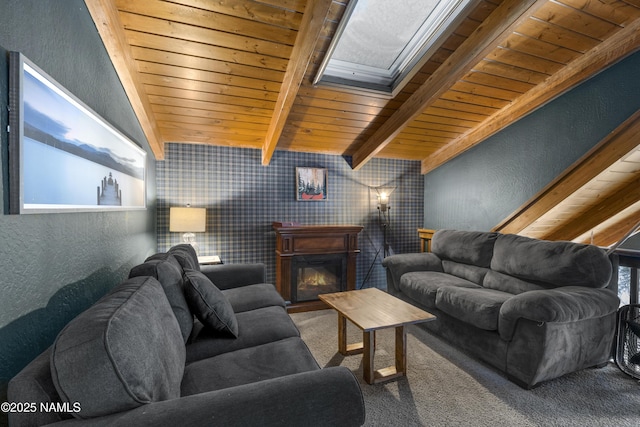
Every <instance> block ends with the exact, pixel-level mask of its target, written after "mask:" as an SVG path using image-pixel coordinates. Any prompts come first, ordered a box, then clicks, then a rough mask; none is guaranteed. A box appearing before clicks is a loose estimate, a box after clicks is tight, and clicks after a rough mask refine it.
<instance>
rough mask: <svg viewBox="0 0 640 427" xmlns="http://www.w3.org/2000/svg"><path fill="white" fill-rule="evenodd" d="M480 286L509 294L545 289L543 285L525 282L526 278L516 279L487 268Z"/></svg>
mask: <svg viewBox="0 0 640 427" xmlns="http://www.w3.org/2000/svg"><path fill="white" fill-rule="evenodd" d="M482 286H483V287H485V288H487V289H495V290H497V291H503V292H509V293H510V294H521V293H522V292H527V291H538V290H541V289H547V288H546V287H545V286H542V285H540V284H537V283H532V282H527V281H526V280H522V279H518V278H517V277H513V276H509V275H507V274H503V273H499V272H497V271H493V270H489V272H488V273H487V275H486V276H485V277H484V281H483V282H482Z"/></svg>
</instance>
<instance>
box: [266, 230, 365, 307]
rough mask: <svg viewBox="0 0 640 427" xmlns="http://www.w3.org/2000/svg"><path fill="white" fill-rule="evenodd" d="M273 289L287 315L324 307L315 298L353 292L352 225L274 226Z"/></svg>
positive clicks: (355, 234) (355, 237)
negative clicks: (283, 302) (274, 288)
mask: <svg viewBox="0 0 640 427" xmlns="http://www.w3.org/2000/svg"><path fill="white" fill-rule="evenodd" d="M273 228H274V229H275V231H276V288H277V289H278V292H280V294H281V295H282V297H283V298H284V299H285V301H287V309H288V310H289V311H290V312H296V311H308V310H318V309H324V308H327V306H326V305H325V304H324V302H322V301H320V300H319V298H318V295H320V294H325V293H333V292H341V291H345V290H352V289H355V283H356V257H357V255H358V253H359V252H360V250H359V249H358V233H359V232H360V231H361V230H362V227H361V226H356V225H312V226H301V225H299V224H291V223H290V224H284V223H274V224H273Z"/></svg>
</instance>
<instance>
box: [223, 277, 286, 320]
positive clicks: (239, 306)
mask: <svg viewBox="0 0 640 427" xmlns="http://www.w3.org/2000/svg"><path fill="white" fill-rule="evenodd" d="M222 293H223V294H224V296H225V297H226V298H227V299H228V300H229V303H230V304H231V307H233V311H235V312H236V313H240V312H242V311H249V310H255V309H256V308H264V307H270V306H277V307H285V306H286V303H285V301H284V299H283V298H282V296H280V294H279V293H278V291H277V290H276V287H275V286H273V285H272V284H270V283H258V284H255V285H246V286H241V287H239V288H231V289H223V290H222Z"/></svg>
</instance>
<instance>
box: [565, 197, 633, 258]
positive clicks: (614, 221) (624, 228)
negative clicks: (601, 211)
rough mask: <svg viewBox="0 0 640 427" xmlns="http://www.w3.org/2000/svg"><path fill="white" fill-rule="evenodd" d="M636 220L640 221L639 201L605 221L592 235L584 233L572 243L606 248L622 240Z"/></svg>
mask: <svg viewBox="0 0 640 427" xmlns="http://www.w3.org/2000/svg"><path fill="white" fill-rule="evenodd" d="M638 220H640V201H639V202H636V203H634V204H633V205H632V206H630V207H628V208H627V209H625V210H624V211H623V212H620V214H618V215H616V216H615V217H613V218H610V219H607V221H605V223H603V224H600V226H599V227H597V229H596V230H595V232H594V233H593V234H591V233H586V234H584V235H582V236H580V237H579V238H578V239H574V241H575V242H580V243H592V244H594V245H598V246H604V247H608V246H611V245H613V244H615V243H617V242H618V241H619V240H620V239H622V238H624V237H625V236H626V234H627V233H628V232H629V230H631V229H632V228H633V227H634V226H637V225H638Z"/></svg>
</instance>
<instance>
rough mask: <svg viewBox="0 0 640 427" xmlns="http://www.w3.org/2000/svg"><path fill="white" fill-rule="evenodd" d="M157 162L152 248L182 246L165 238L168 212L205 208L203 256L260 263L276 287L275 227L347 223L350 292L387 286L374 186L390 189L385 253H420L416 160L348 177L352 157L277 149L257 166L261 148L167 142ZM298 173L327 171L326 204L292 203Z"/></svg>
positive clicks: (175, 236)
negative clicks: (353, 235)
mask: <svg viewBox="0 0 640 427" xmlns="http://www.w3.org/2000/svg"><path fill="white" fill-rule="evenodd" d="M165 150H166V151H165V160H164V161H159V162H157V167H156V173H157V194H158V206H157V207H158V250H159V251H162V252H164V251H166V250H167V249H168V248H170V247H171V246H172V245H174V244H177V243H179V242H180V240H181V233H170V232H169V208H170V207H172V206H185V205H186V204H191V206H193V207H204V208H207V231H206V232H205V233H196V241H197V242H198V243H199V245H200V254H201V255H219V256H220V257H221V258H222V260H223V262H225V263H241V262H262V263H264V264H266V266H267V281H268V282H270V283H274V281H275V232H274V231H273V229H272V226H271V223H272V222H274V221H292V222H299V223H301V224H303V225H321V224H349V225H361V226H363V227H364V229H363V230H362V232H361V233H360V235H359V241H358V242H359V247H360V251H361V252H360V254H359V255H358V260H357V279H356V287H358V288H361V287H380V288H385V287H386V276H385V272H384V268H383V267H382V266H381V265H380V262H381V261H382V258H383V250H382V246H383V233H382V229H381V227H380V224H379V222H378V211H377V199H376V192H375V190H374V189H373V188H374V187H379V186H391V187H393V186H395V187H396V189H395V191H394V192H393V194H392V195H391V198H390V202H389V205H390V206H391V211H390V212H391V226H390V228H389V232H388V235H387V236H388V237H387V240H388V242H389V244H390V250H391V253H407V252H418V251H419V250H420V243H419V239H418V234H417V231H416V230H417V229H418V228H420V227H422V225H423V224H422V221H423V211H424V202H423V197H424V196H423V194H424V180H423V177H422V175H420V162H416V161H402V160H388V159H373V160H371V161H370V162H369V163H367V164H366V165H365V166H364V167H362V168H361V169H360V170H358V171H354V170H353V169H352V168H351V166H350V165H349V162H350V161H351V159H350V158H346V157H341V156H330V155H322V154H306V153H294V152H286V151H276V152H275V153H274V155H273V157H272V160H271V163H270V165H269V166H266V167H265V166H262V164H261V152H260V150H251V149H242V148H229V147H211V146H205V145H185V144H167V145H166V148H165ZM296 167H319V168H326V169H327V173H328V183H327V193H328V197H327V200H326V201H296V195H295V194H296V177H295V169H296Z"/></svg>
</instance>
